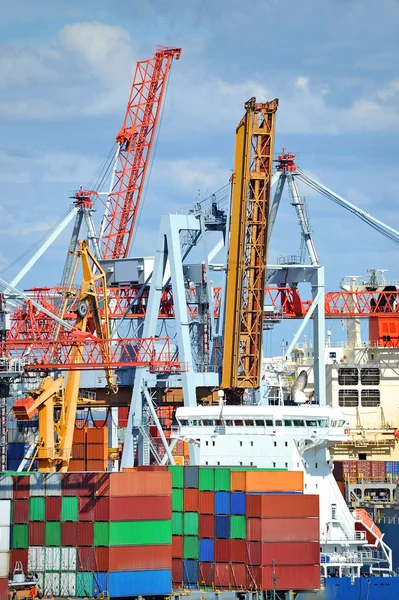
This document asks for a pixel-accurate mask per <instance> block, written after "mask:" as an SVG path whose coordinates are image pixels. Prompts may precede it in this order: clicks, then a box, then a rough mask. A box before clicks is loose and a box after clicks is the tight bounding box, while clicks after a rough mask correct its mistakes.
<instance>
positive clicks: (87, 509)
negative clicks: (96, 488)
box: [79, 496, 96, 521]
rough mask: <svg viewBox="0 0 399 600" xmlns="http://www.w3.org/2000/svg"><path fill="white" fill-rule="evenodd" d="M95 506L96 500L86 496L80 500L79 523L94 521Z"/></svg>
mask: <svg viewBox="0 0 399 600" xmlns="http://www.w3.org/2000/svg"><path fill="white" fill-rule="evenodd" d="M95 504H96V498H90V496H84V497H82V498H79V521H93V520H94V506H95Z"/></svg>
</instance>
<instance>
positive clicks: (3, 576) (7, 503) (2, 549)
mask: <svg viewBox="0 0 399 600" xmlns="http://www.w3.org/2000/svg"><path fill="white" fill-rule="evenodd" d="M9 488H10V485H9ZM10 492H11V493H9V494H8V495H9V496H12V488H10ZM5 496H7V493H4V494H3V500H0V598H7V593H8V572H9V557H10V528H11V499H10V498H9V499H4V498H5Z"/></svg>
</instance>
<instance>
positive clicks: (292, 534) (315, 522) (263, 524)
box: [247, 518, 320, 542]
mask: <svg viewBox="0 0 399 600" xmlns="http://www.w3.org/2000/svg"><path fill="white" fill-rule="evenodd" d="M247 539H248V540H249V541H262V542H318V541H319V539H320V531H319V519H314V518H309V519H248V520H247Z"/></svg>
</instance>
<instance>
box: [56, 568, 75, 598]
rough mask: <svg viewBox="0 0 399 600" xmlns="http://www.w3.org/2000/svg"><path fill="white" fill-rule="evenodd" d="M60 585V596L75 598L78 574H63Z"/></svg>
mask: <svg viewBox="0 0 399 600" xmlns="http://www.w3.org/2000/svg"><path fill="white" fill-rule="evenodd" d="M60 584H61V590H60V592H61V593H60V596H63V597H68V596H69V597H71V596H74V595H75V594H76V573H61V580H60Z"/></svg>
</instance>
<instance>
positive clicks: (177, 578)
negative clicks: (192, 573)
mask: <svg viewBox="0 0 399 600" xmlns="http://www.w3.org/2000/svg"><path fill="white" fill-rule="evenodd" d="M172 581H173V583H179V584H181V583H183V561H182V560H180V558H174V559H173V560H172Z"/></svg>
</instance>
